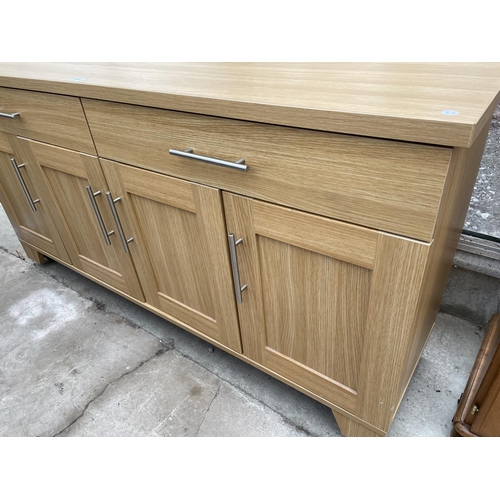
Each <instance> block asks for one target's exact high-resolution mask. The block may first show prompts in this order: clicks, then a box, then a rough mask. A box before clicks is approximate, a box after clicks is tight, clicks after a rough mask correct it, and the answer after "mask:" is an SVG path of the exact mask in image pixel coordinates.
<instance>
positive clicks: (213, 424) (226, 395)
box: [197, 383, 308, 437]
mask: <svg viewBox="0 0 500 500" xmlns="http://www.w3.org/2000/svg"><path fill="white" fill-rule="evenodd" d="M197 435H198V436H200V437H202V436H205V437H207V436H208V437H214V436H215V437H265V436H275V437H305V436H308V434H307V433H306V432H304V431H303V430H301V429H299V428H297V427H295V426H293V425H290V423H289V422H287V421H286V420H285V419H284V418H283V417H282V416H280V415H279V413H277V412H275V411H273V410H271V409H270V408H269V407H268V406H265V405H263V404H262V403H260V402H258V401H257V400H255V399H254V398H252V397H250V396H249V395H248V394H245V393H244V392H242V391H239V390H238V389H236V388H235V387H233V386H231V385H229V384H226V383H223V384H222V385H221V387H220V389H219V391H218V393H217V396H216V397H215V398H214V401H213V402H212V404H211V405H210V408H209V409H208V411H207V413H206V415H205V418H204V420H203V422H202V424H201V426H200V428H199V431H198V434H197Z"/></svg>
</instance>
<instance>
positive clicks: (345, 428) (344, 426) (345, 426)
mask: <svg viewBox="0 0 500 500" xmlns="http://www.w3.org/2000/svg"><path fill="white" fill-rule="evenodd" d="M332 413H333V416H334V417H335V420H336V421H337V425H338V426H339V429H340V432H341V433H342V435H343V436H348V435H349V427H350V425H351V422H352V420H351V419H350V418H348V417H346V416H345V415H343V414H342V413H339V412H338V411H335V410H332Z"/></svg>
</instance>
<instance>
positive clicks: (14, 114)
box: [0, 113, 21, 119]
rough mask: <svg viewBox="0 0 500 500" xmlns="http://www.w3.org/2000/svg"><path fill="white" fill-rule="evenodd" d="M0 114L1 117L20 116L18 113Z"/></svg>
mask: <svg viewBox="0 0 500 500" xmlns="http://www.w3.org/2000/svg"><path fill="white" fill-rule="evenodd" d="M0 116H1V117H2V118H12V119H14V118H17V117H18V116H21V115H20V114H19V113H0Z"/></svg>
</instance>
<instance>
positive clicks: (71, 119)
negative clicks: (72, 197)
mask: <svg viewBox="0 0 500 500" xmlns="http://www.w3.org/2000/svg"><path fill="white" fill-rule="evenodd" d="M0 113H3V114H6V115H14V116H15V117H14V118H9V117H8V116H1V115H0V131H2V132H7V133H9V134H15V135H20V136H23V137H28V138H30V139H36V140H39V141H42V142H48V143H50V144H55V145H57V146H64V147H66V148H69V149H75V150H77V151H82V152H85V153H93V154H95V152H96V151H95V148H94V144H93V142H92V137H91V136H90V130H89V127H88V125H87V121H86V119H85V115H84V113H83V109H82V105H81V103H80V99H78V97H68V96H60V95H54V94H45V93H43V92H30V91H26V90H14V89H7V88H0Z"/></svg>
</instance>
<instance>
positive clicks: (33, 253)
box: [22, 243, 45, 264]
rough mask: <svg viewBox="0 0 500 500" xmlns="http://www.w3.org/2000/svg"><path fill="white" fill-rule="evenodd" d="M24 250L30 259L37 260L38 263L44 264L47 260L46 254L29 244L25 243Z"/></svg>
mask: <svg viewBox="0 0 500 500" xmlns="http://www.w3.org/2000/svg"><path fill="white" fill-rule="evenodd" d="M22 245H23V248H24V251H25V252H26V255H27V256H28V258H29V259H31V260H33V261H35V262H36V263H37V264H43V263H44V262H45V256H44V255H43V254H41V253H40V252H39V251H38V250H35V249H34V248H33V247H30V246H29V245H26V244H23V243H22Z"/></svg>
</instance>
